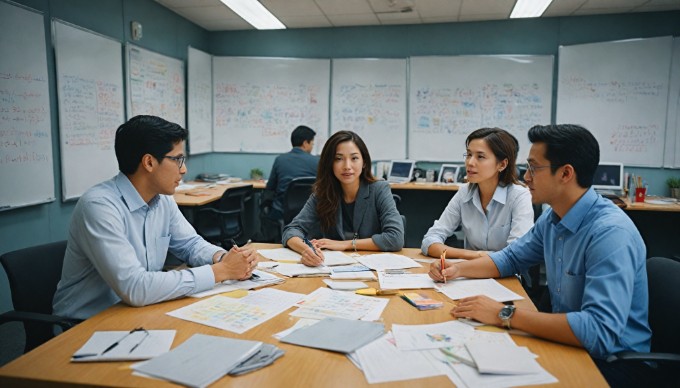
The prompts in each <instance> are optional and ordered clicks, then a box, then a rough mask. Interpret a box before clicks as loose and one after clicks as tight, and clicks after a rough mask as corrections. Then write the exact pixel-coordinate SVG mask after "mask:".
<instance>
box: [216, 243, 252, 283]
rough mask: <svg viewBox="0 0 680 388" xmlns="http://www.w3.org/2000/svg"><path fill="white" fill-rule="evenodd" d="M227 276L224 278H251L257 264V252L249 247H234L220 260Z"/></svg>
mask: <svg viewBox="0 0 680 388" xmlns="http://www.w3.org/2000/svg"><path fill="white" fill-rule="evenodd" d="M217 265H221V266H222V267H221V269H222V270H223V271H224V273H225V276H226V278H225V279H223V280H232V279H238V280H245V279H248V278H250V276H251V275H252V274H253V270H254V269H255V267H256V266H257V254H256V252H255V250H254V249H251V248H247V247H241V248H238V247H232V248H231V249H230V250H229V253H228V254H227V255H226V256H225V257H224V258H223V259H222V261H221V262H219V263H218V264H217Z"/></svg>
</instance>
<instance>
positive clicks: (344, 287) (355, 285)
mask: <svg viewBox="0 0 680 388" xmlns="http://www.w3.org/2000/svg"><path fill="white" fill-rule="evenodd" d="M323 282H324V283H326V285H327V286H328V287H330V288H332V289H334V290H339V291H354V290H358V289H361V288H366V287H368V286H367V285H366V283H364V282H338V281H334V280H328V279H324V280H323Z"/></svg>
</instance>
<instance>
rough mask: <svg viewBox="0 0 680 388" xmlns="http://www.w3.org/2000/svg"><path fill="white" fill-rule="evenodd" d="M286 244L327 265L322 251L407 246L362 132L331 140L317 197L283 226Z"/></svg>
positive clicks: (325, 149)
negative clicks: (373, 171) (373, 168)
mask: <svg viewBox="0 0 680 388" xmlns="http://www.w3.org/2000/svg"><path fill="white" fill-rule="evenodd" d="M306 239H310V240H311V242H310V241H309V240H306ZM283 245H284V246H287V247H289V248H290V249H292V250H294V251H296V252H298V253H300V255H301V256H302V260H301V261H302V263H303V264H305V265H308V266H318V265H321V264H323V260H324V256H323V252H322V251H321V249H329V250H334V251H346V250H354V251H356V250H366V251H398V250H400V249H401V248H402V247H403V245H404V225H403V223H402V220H401V215H399V212H398V211H397V205H396V204H395V203H394V198H393V197H392V191H391V189H390V185H389V184H388V183H387V182H385V181H377V180H376V179H375V178H374V177H373V174H372V173H371V156H370V155H369V153H368V148H367V147H366V144H365V143H364V141H363V140H362V139H361V138H360V137H359V135H357V134H356V133H354V132H351V131H339V132H336V133H335V134H333V136H331V137H330V139H328V141H327V142H326V144H325V145H324V147H323V151H321V161H320V164H319V175H318V178H317V181H316V183H315V184H314V187H313V190H312V195H311V196H310V197H309V199H308V200H307V203H305V206H304V207H303V208H302V210H301V211H300V214H298V215H297V217H295V218H294V219H293V221H291V223H290V224H288V225H287V226H286V227H285V229H284V230H283Z"/></svg>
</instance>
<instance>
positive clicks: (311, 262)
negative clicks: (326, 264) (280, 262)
mask: <svg viewBox="0 0 680 388" xmlns="http://www.w3.org/2000/svg"><path fill="white" fill-rule="evenodd" d="M311 244H312V246H311V247H310V246H305V248H304V249H303V250H302V252H300V255H301V256H302V258H301V260H300V261H301V262H302V264H304V265H306V266H308V267H318V266H320V265H321V264H323V260H324V256H323V252H322V251H321V249H320V248H319V247H318V246H317V245H316V243H315V242H312V243H311Z"/></svg>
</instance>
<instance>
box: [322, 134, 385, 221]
mask: <svg viewBox="0 0 680 388" xmlns="http://www.w3.org/2000/svg"><path fill="white" fill-rule="evenodd" d="M348 141H351V142H353V143H354V144H356V146H357V148H359V152H361V158H362V159H363V160H364V165H363V166H362V170H361V175H360V177H359V179H360V180H363V181H366V182H369V183H370V182H375V178H374V177H373V173H372V172H371V155H369V153H368V147H366V144H365V143H364V141H363V140H361V138H360V137H359V135H357V134H356V133H354V132H351V131H340V132H336V133H334V134H333V136H331V137H330V138H329V139H328V141H327V142H326V144H324V146H323V150H322V151H321V157H320V159H319V167H318V170H317V173H316V182H315V183H314V188H313V191H314V195H315V196H316V199H317V202H316V212H317V214H318V216H319V221H320V223H321V229H322V230H323V231H324V232H328V231H331V230H332V228H333V227H334V226H335V222H336V215H337V211H338V209H339V208H340V201H341V198H342V187H341V186H340V181H338V178H336V177H335V174H334V173H333V163H334V161H335V152H336V150H337V149H338V145H339V144H340V143H344V142H348Z"/></svg>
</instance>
